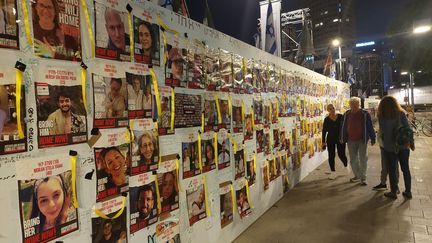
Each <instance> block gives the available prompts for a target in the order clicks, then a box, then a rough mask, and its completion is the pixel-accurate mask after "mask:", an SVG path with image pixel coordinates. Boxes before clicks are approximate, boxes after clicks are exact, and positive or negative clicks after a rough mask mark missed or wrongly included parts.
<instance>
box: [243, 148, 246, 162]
mask: <svg viewBox="0 0 432 243" xmlns="http://www.w3.org/2000/svg"><path fill="white" fill-rule="evenodd" d="M243 168H246V146H245V145H244V144H243Z"/></svg>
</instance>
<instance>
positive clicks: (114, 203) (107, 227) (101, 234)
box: [92, 197, 128, 243]
mask: <svg viewBox="0 0 432 243" xmlns="http://www.w3.org/2000/svg"><path fill="white" fill-rule="evenodd" d="M125 201H126V200H125V199H124V198H123V197H115V198H113V199H110V200H107V201H103V202H100V203H97V204H96V205H95V206H94V207H93V212H92V242H93V243H100V242H115V243H118V242H121V243H127V242H128V241H127V238H128V237H127V220H126V218H127V216H126V212H127V207H126V205H125ZM96 210H97V211H98V212H99V214H96ZM120 212H121V213H120ZM118 213H120V214H119V215H117V214H118ZM100 214H102V215H104V217H101V216H100Z"/></svg>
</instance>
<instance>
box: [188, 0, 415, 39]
mask: <svg viewBox="0 0 432 243" xmlns="http://www.w3.org/2000/svg"><path fill="white" fill-rule="evenodd" d="M207 1H208V4H209V6H210V10H211V12H212V16H213V21H214V23H215V27H216V29H217V30H219V31H221V32H223V33H225V34H227V35H230V36H233V37H235V38H237V39H240V40H242V41H244V42H246V43H249V44H251V45H254V41H253V38H252V36H253V35H254V34H255V33H256V32H257V30H256V26H257V18H258V17H259V14H260V13H259V1H258V0H235V1H233V0H207ZM408 1H409V0H355V2H356V15H357V39H358V40H359V41H362V40H373V39H377V38H382V37H384V35H385V33H386V31H387V28H388V26H389V25H390V24H391V23H392V20H393V19H394V18H395V17H396V16H397V15H398V14H399V11H401V10H402V6H403V5H404V3H406V2H408ZM186 2H187V3H188V8H189V12H190V15H191V18H192V19H194V20H196V21H199V22H202V19H203V17H204V0H186ZM192 3H193V4H192ZM301 7H302V6H301V0H283V1H282V11H291V10H295V9H298V8H301Z"/></svg>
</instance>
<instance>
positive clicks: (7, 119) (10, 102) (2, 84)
mask: <svg viewBox="0 0 432 243" xmlns="http://www.w3.org/2000/svg"><path fill="white" fill-rule="evenodd" d="M0 39H1V38H0ZM16 88H17V87H16V85H15V70H14V68H10V67H7V66H3V65H0V155H5V154H12V153H20V152H25V151H26V150H27V138H26V136H27V134H26V131H27V129H26V127H25V123H24V117H26V113H25V111H26V109H25V95H24V93H25V92H24V85H22V86H21V99H20V102H21V105H20V106H21V121H20V123H21V127H22V129H23V133H24V138H20V137H19V136H18V121H17V119H18V114H17V110H16V108H17V103H16V101H17V99H16Z"/></svg>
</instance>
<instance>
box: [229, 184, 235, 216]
mask: <svg viewBox="0 0 432 243" xmlns="http://www.w3.org/2000/svg"><path fill="white" fill-rule="evenodd" d="M230 191H231V201H232V208H233V214H234V213H235V211H236V203H235V195H234V188H233V185H232V184H231V185H230Z"/></svg>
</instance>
